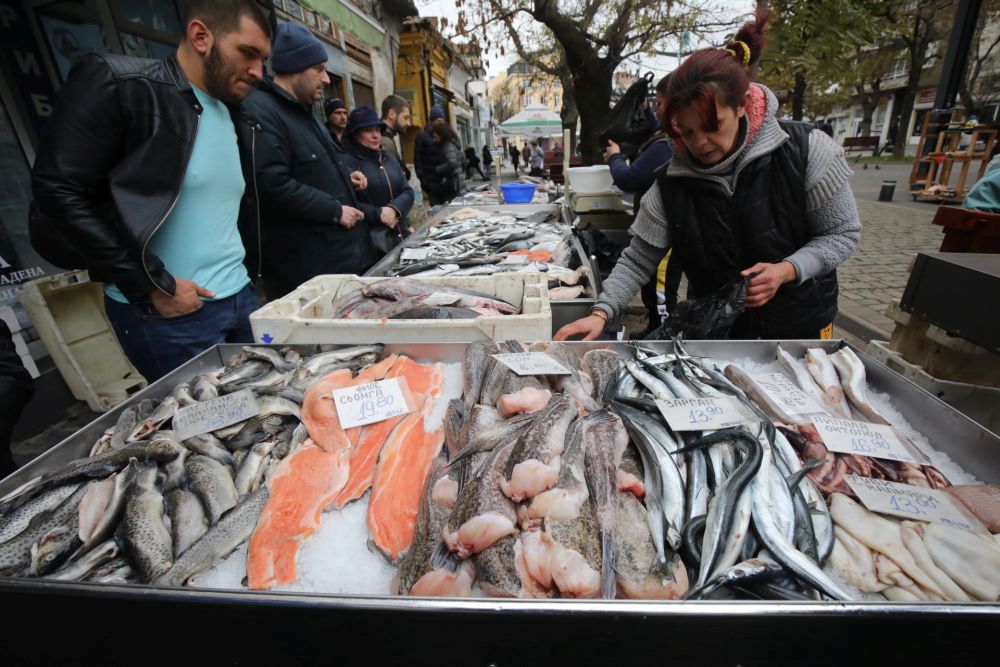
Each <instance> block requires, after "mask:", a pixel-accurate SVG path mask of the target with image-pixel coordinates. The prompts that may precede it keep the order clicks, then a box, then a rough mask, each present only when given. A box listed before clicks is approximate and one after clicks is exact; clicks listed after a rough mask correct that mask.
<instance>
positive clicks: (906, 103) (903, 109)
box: [892, 72, 919, 160]
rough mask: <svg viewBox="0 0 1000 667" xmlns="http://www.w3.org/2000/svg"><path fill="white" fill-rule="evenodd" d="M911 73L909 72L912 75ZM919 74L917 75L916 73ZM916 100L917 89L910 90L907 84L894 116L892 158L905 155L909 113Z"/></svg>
mask: <svg viewBox="0 0 1000 667" xmlns="http://www.w3.org/2000/svg"><path fill="white" fill-rule="evenodd" d="M912 75H913V73H912V72H911V73H910V76H912ZM918 76H919V75H918ZM916 100H917V91H916V90H911V89H910V86H909V84H907V86H906V92H905V93H903V103H902V104H900V105H899V115H897V116H896V119H897V120H896V136H895V137H893V138H892V158H893V159H894V160H902V159H903V158H904V157H906V146H907V144H908V143H909V141H910V115H911V114H912V113H913V105H914V103H915V102H916Z"/></svg>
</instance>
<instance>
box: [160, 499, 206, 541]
mask: <svg viewBox="0 0 1000 667" xmlns="http://www.w3.org/2000/svg"><path fill="white" fill-rule="evenodd" d="M163 499H164V501H165V503H166V508H167V516H169V517H170V538H171V541H172V542H173V548H174V557H177V556H180V555H181V554H182V553H184V552H185V551H187V550H188V547H190V546H191V545H192V544H194V543H195V542H197V541H198V539H199V538H201V536H202V535H204V534H205V533H206V532H207V531H208V519H207V518H206V517H205V508H204V507H202V504H201V501H200V500H198V497H197V496H196V495H194V494H193V493H191V492H190V491H185V490H184V489H174V490H173V491H171V492H170V493H168V494H166V495H165V496H164V498H163Z"/></svg>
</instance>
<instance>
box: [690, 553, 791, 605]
mask: <svg viewBox="0 0 1000 667" xmlns="http://www.w3.org/2000/svg"><path fill="white" fill-rule="evenodd" d="M784 571H785V570H784V568H783V567H781V566H780V565H778V564H777V563H773V562H771V561H766V560H762V559H760V558H751V559H749V560H745V561H743V562H741V563H737V564H736V565H732V566H730V567H728V568H726V569H725V570H724V571H723V572H720V573H719V574H718V575H716V576H714V577H712V579H711V580H710V581H707V582H705V584H704V585H703V586H701V587H700V588H697V589H694V590H692V591H689V592H688V595H687V598H688V599H689V600H699V599H702V598H706V597H708V596H709V595H711V594H712V593H714V592H715V591H717V590H718V589H719V588H722V587H723V586H731V587H742V586H745V585H747V584H756V583H760V582H766V581H771V580H772V579H776V578H778V577H780V576H782V574H784Z"/></svg>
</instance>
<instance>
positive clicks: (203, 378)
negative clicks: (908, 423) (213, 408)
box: [191, 375, 219, 402]
mask: <svg viewBox="0 0 1000 667" xmlns="http://www.w3.org/2000/svg"><path fill="white" fill-rule="evenodd" d="M191 394H192V395H193V396H194V398H195V400H196V401H198V402H202V401H210V400H212V399H213V398H218V397H219V387H218V384H217V382H216V381H215V380H213V379H212V378H209V377H208V376H207V375H199V376H198V377H196V378H195V379H194V384H192V385H191Z"/></svg>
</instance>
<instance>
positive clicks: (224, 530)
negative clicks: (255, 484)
mask: <svg viewBox="0 0 1000 667" xmlns="http://www.w3.org/2000/svg"><path fill="white" fill-rule="evenodd" d="M268 495H269V490H268V488H267V486H266V485H262V486H261V487H260V488H259V489H257V490H256V491H254V492H253V493H251V494H250V495H249V496H247V497H246V498H244V499H243V500H242V501H241V502H240V504H239V505H236V506H235V507H234V508H233V510H232V511H231V512H229V513H227V514H226V515H225V516H224V517H222V520H221V521H219V522H218V523H217V524H215V525H214V526H212V527H211V528H210V529H209V530H208V532H207V533H205V534H204V535H203V536H202V537H201V538H200V539H199V540H198V541H197V542H195V543H194V544H192V545H191V546H190V547H189V548H188V549H187V550H186V551H185V552H184V553H182V554H181V555H180V556H179V557H178V558H177V561H176V562H175V563H174V565H173V567H171V568H170V570H169V571H168V572H166V573H164V574H163V575H161V576H160V577H159V578H158V579H157V580H156V582H155V583H156V584H158V585H161V586H183V585H184V584H185V583H187V581H188V580H189V579H190V578H191V577H193V576H195V575H196V574H198V573H199V572H203V571H205V570H207V569H208V568H209V567H211V566H212V565H214V564H215V563H217V562H219V561H220V560H222V559H223V558H225V557H226V556H228V555H229V554H230V553H232V552H233V551H234V550H235V549H236V547H238V546H239V545H241V544H243V542H245V541H247V540H248V539H249V538H250V536H251V535H252V534H253V530H254V528H255V527H256V526H257V519H259V518H260V513H261V512H262V511H263V510H264V505H265V504H267V499H268Z"/></svg>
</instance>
